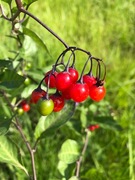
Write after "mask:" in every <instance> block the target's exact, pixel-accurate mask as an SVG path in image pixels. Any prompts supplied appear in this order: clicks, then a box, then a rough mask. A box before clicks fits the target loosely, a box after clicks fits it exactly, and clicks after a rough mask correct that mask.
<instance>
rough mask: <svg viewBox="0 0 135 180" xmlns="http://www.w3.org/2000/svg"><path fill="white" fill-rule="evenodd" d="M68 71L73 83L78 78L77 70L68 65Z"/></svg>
mask: <svg viewBox="0 0 135 180" xmlns="http://www.w3.org/2000/svg"><path fill="white" fill-rule="evenodd" d="M68 72H69V73H70V75H71V77H72V81H73V83H75V82H76V81H77V80H78V77H79V73H78V71H77V70H76V69H75V68H72V67H70V68H69V69H68Z"/></svg>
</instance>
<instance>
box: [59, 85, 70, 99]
mask: <svg viewBox="0 0 135 180" xmlns="http://www.w3.org/2000/svg"><path fill="white" fill-rule="evenodd" d="M70 88H71V86H70V87H69V88H67V89H66V90H64V91H61V94H62V96H63V98H64V99H67V100H69V99H71V96H70Z"/></svg>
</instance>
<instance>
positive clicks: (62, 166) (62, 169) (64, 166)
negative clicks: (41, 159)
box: [58, 161, 68, 176]
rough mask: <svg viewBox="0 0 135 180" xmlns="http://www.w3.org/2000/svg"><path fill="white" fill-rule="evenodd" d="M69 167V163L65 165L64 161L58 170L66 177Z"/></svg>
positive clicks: (60, 163) (59, 164) (60, 162)
mask: <svg viewBox="0 0 135 180" xmlns="http://www.w3.org/2000/svg"><path fill="white" fill-rule="evenodd" d="M67 167H68V165H67V163H64V162H63V161H59V163H58V170H59V172H60V173H61V175H63V176H65V171H66V169H67Z"/></svg>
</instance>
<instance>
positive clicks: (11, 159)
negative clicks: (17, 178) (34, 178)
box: [0, 136, 28, 175]
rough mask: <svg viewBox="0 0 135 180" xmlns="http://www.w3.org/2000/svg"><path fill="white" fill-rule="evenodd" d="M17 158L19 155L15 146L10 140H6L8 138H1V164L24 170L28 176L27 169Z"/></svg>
mask: <svg viewBox="0 0 135 180" xmlns="http://www.w3.org/2000/svg"><path fill="white" fill-rule="evenodd" d="M17 156H18V154H17V148H16V146H15V144H13V142H12V141H11V140H10V139H8V138H6V136H0V162H2V163H7V164H10V165H13V166H15V167H16V168H19V169H22V170H23V171H24V172H25V173H26V174H27V175H28V172H27V170H26V169H25V167H24V166H22V165H21V164H20V162H19V161H18V158H17Z"/></svg>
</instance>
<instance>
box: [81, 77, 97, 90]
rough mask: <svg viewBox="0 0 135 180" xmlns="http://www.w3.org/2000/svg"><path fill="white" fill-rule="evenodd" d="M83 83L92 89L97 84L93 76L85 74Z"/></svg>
mask: <svg viewBox="0 0 135 180" xmlns="http://www.w3.org/2000/svg"><path fill="white" fill-rule="evenodd" d="M83 82H84V83H86V84H88V86H89V88H90V87H91V86H92V85H93V84H96V83H97V80H96V79H95V78H94V77H93V76H89V75H87V74H85V75H84V76H83Z"/></svg>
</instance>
